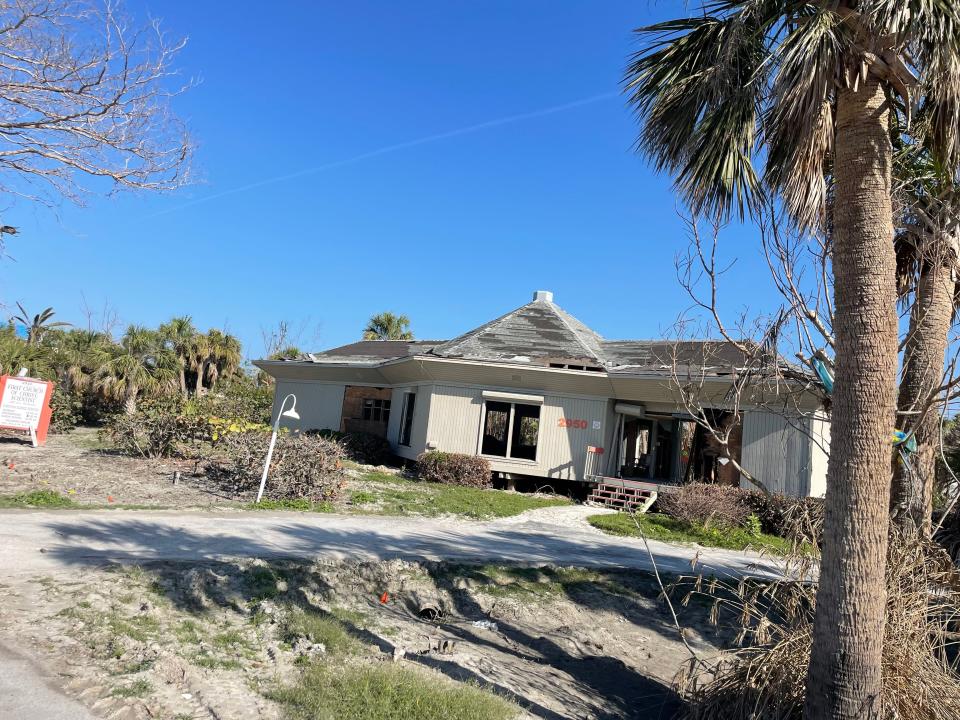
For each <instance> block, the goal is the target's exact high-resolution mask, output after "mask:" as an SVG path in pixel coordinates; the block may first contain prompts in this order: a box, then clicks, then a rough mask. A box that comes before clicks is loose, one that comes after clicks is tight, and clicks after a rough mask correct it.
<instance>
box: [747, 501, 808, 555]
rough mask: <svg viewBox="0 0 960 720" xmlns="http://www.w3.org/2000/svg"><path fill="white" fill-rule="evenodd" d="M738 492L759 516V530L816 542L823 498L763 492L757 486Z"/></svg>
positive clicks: (793, 538)
mask: <svg viewBox="0 0 960 720" xmlns="http://www.w3.org/2000/svg"><path fill="white" fill-rule="evenodd" d="M742 492H743V498H744V502H745V503H746V504H747V506H748V507H749V508H750V511H751V512H752V513H753V514H754V515H756V516H757V518H758V519H759V520H760V528H761V529H762V531H763V532H765V533H767V534H768V535H776V536H778V537H782V538H786V539H788V540H793V541H796V542H799V543H810V544H816V545H819V544H820V534H821V532H822V530H823V498H812V497H804V498H796V497H790V496H787V495H781V494H772V495H767V494H766V493H764V492H761V491H760V490H743V491H742Z"/></svg>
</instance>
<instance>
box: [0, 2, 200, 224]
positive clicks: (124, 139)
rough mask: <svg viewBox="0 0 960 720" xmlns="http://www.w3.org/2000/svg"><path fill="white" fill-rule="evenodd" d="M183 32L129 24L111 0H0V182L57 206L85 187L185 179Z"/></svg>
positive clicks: (79, 198) (148, 186) (0, 186)
mask: <svg viewBox="0 0 960 720" xmlns="http://www.w3.org/2000/svg"><path fill="white" fill-rule="evenodd" d="M184 44H185V40H173V39H171V38H169V37H168V36H167V35H166V34H165V33H164V31H163V30H162V29H161V27H160V23H159V21H156V20H154V21H151V22H149V23H148V24H147V25H146V27H140V28H136V27H134V26H133V24H132V22H131V20H130V19H129V18H128V17H127V16H126V15H125V14H124V12H123V10H122V8H121V6H120V5H119V3H117V2H114V0H102V2H101V1H100V0H0V193H3V194H5V195H7V196H8V197H21V198H27V199H29V200H31V201H36V202H40V203H44V204H46V205H56V204H57V203H59V202H61V201H62V200H64V199H66V200H69V201H72V202H75V203H82V202H83V200H84V198H85V196H87V194H88V193H90V192H92V191H94V190H97V191H99V190H105V191H106V192H108V193H112V192H115V191H118V190H169V189H173V188H176V187H179V186H181V185H183V184H184V183H186V182H187V181H188V180H189V178H190V175H189V161H190V158H191V155H192V151H193V144H192V142H191V140H190V138H189V136H188V134H187V132H186V129H185V127H184V125H183V123H182V122H180V121H179V120H178V119H177V118H176V117H175V116H174V115H173V114H172V112H171V109H170V101H171V98H173V97H174V96H176V95H177V94H179V93H180V92H182V91H183V90H185V89H186V88H187V87H189V86H190V84H191V83H190V82H189V81H186V82H185V81H183V80H180V79H178V78H177V73H176V71H175V69H174V67H173V63H174V60H175V58H176V56H177V54H178V53H179V51H180V50H181V49H182V48H183V46H184Z"/></svg>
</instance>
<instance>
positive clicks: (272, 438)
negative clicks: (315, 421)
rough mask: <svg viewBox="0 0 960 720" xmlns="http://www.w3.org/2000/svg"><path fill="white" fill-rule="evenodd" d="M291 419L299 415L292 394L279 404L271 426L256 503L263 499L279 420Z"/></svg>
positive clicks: (298, 417)
mask: <svg viewBox="0 0 960 720" xmlns="http://www.w3.org/2000/svg"><path fill="white" fill-rule="evenodd" d="M291 398H292V399H293V404H292V405H291V406H290V409H289V410H287V411H284V409H283V408H284V407H285V406H286V404H287V400H290V399H291ZM285 417H286V418H291V419H293V420H299V419H300V414H299V413H298V412H297V396H296V395H294V394H293V393H290V394H289V395H287V396H286V397H285V398H284V399H283V402H282V403H280V412H278V413H277V421H276V422H275V423H274V424H273V434H272V435H271V436H270V448H269V449H268V450H267V461H266V462H265V463H264V464H263V477H261V478H260V490H258V491H257V503H259V502H260V499H261V498H262V497H263V489H264V487H266V485H267V473H268V472H270V460H271V459H273V446H274V445H276V444H277V432H278V431H279V430H280V418H285Z"/></svg>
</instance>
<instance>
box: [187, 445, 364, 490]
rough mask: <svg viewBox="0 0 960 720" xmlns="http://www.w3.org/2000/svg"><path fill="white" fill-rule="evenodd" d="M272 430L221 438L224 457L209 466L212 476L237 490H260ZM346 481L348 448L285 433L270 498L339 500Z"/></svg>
mask: <svg viewBox="0 0 960 720" xmlns="http://www.w3.org/2000/svg"><path fill="white" fill-rule="evenodd" d="M269 443H270V433H269V432H265V431H250V432H240V433H228V434H226V435H224V436H222V437H221V438H220V440H219V441H218V442H217V453H218V454H219V455H221V457H220V458H218V459H216V460H213V461H211V462H210V463H208V464H207V468H206V470H207V475H208V477H210V478H212V479H213V480H215V481H216V482H218V483H220V484H221V485H222V486H223V487H224V488H226V489H228V490H229V491H231V492H233V493H244V492H251V491H255V490H256V489H257V488H258V487H259V485H260V476H261V474H262V473H263V463H264V461H265V460H266V456H267V447H268V445H269ZM345 484H346V472H345V471H344V469H343V448H342V447H341V446H340V444H339V443H336V442H333V441H331V440H326V439H324V438H321V437H318V436H316V435H309V434H306V433H282V434H280V435H279V436H278V437H277V444H276V447H275V448H274V451H273V459H272V460H271V463H270V475H269V479H268V480H267V489H266V493H265V497H266V498H269V499H270V500H300V499H304V500H308V501H310V502H311V503H320V502H324V501H328V500H333V499H335V498H336V497H337V496H339V495H340V493H341V492H342V490H343V487H344V485H345Z"/></svg>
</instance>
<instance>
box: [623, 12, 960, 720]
mask: <svg viewBox="0 0 960 720" xmlns="http://www.w3.org/2000/svg"><path fill="white" fill-rule="evenodd" d="M958 12H960V11H958V9H957V7H956V3H955V0H832V1H830V2H827V1H826V0H820V1H818V2H799V1H796V0H713V1H711V2H708V3H705V4H704V6H703V7H702V8H700V12H698V14H697V15H696V16H695V17H689V18H682V19H679V20H674V21H670V22H666V23H660V24H658V25H654V26H651V27H649V28H644V29H641V30H640V31H639V32H640V33H641V35H642V36H643V37H644V38H646V39H648V40H649V41H650V44H649V45H648V46H647V47H645V48H644V49H643V50H641V51H640V52H639V53H637V54H636V56H635V57H634V58H633V59H632V62H631V63H630V65H629V67H628V71H627V78H626V81H627V89H628V92H629V93H630V101H631V103H632V104H633V105H634V107H635V109H636V111H637V114H638V117H639V119H640V122H641V123H642V131H641V134H640V138H639V141H638V146H639V149H640V150H642V151H643V152H645V153H646V154H648V155H649V156H650V157H651V158H652V159H653V161H654V163H655V164H656V165H657V167H658V168H661V169H666V170H669V171H670V172H671V173H672V174H673V175H674V177H675V179H676V186H677V189H678V191H679V192H680V194H681V195H682V196H683V197H684V199H685V200H687V201H688V202H689V203H690V205H691V206H692V208H693V209H694V211H696V212H703V213H710V214H718V215H725V214H727V213H728V212H729V211H730V210H731V209H733V208H736V209H737V210H739V211H740V213H742V214H745V213H748V212H750V211H751V210H752V209H753V208H754V207H755V206H756V205H757V204H758V202H759V200H758V198H759V197H760V195H761V193H762V192H763V191H764V187H766V188H767V189H769V190H771V191H772V192H774V193H775V194H776V195H777V196H778V197H779V199H780V201H781V202H782V203H783V205H784V206H785V208H786V209H787V210H788V212H789V214H790V216H791V217H792V218H793V220H794V221H795V222H796V223H797V225H798V226H800V227H801V228H804V229H810V230H821V229H823V227H824V224H825V223H824V218H825V215H826V210H825V208H826V198H827V195H828V191H829V194H831V195H832V197H833V212H832V213H831V221H832V228H831V230H832V232H831V238H830V239H831V254H832V264H833V272H834V296H835V302H834V310H835V314H834V330H835V341H836V384H835V389H834V395H833V406H832V434H833V443H832V446H831V453H830V462H829V468H828V485H827V499H826V520H825V527H824V541H823V555H822V561H821V569H820V582H819V589H818V596H817V612H816V620H815V623H814V642H813V647H812V651H811V662H810V668H809V675H808V681H807V693H806V701H805V714H806V716H807V717H809V718H831V720H833V719H835V718H836V719H843V718H854V717H856V718H861V717H863V718H874V717H876V716H877V715H878V713H879V712H880V709H879V708H878V707H876V703H877V702H879V701H878V700H877V698H879V697H880V693H879V688H880V680H881V664H880V657H881V652H882V642H883V622H884V607H885V590H884V588H885V585H884V570H885V564H886V562H885V555H886V539H887V528H888V516H887V513H888V503H889V495H890V446H889V443H888V440H887V438H888V437H889V430H890V426H891V424H892V421H893V411H894V399H895V388H894V383H895V378H896V370H897V316H896V308H895V301H896V288H895V277H894V276H895V259H894V254H893V243H892V239H893V217H892V215H893V213H892V206H891V197H890V194H891V166H892V162H893V149H892V145H891V139H890V137H891V129H892V127H893V126H894V125H895V120H896V119H897V117H898V116H899V117H903V118H907V117H909V115H910V114H911V112H912V110H913V108H914V105H915V104H916V102H917V100H918V98H919V99H920V103H921V105H922V107H923V110H924V115H925V117H926V123H927V125H926V128H925V130H926V135H925V138H924V140H925V142H926V143H927V144H928V146H929V148H930V149H931V152H932V153H933V154H934V155H935V157H936V158H937V161H938V162H939V163H940V164H941V165H942V166H943V167H944V168H947V169H948V172H949V173H950V174H953V172H955V170H956V167H957V164H958V158H960V130H958V127H957V126H958V119H960V16H958ZM914 73H916V74H917V75H918V77H915V76H914ZM897 105H899V111H897V110H896V107H897ZM761 149H762V152H761ZM761 163H762V166H761Z"/></svg>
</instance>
